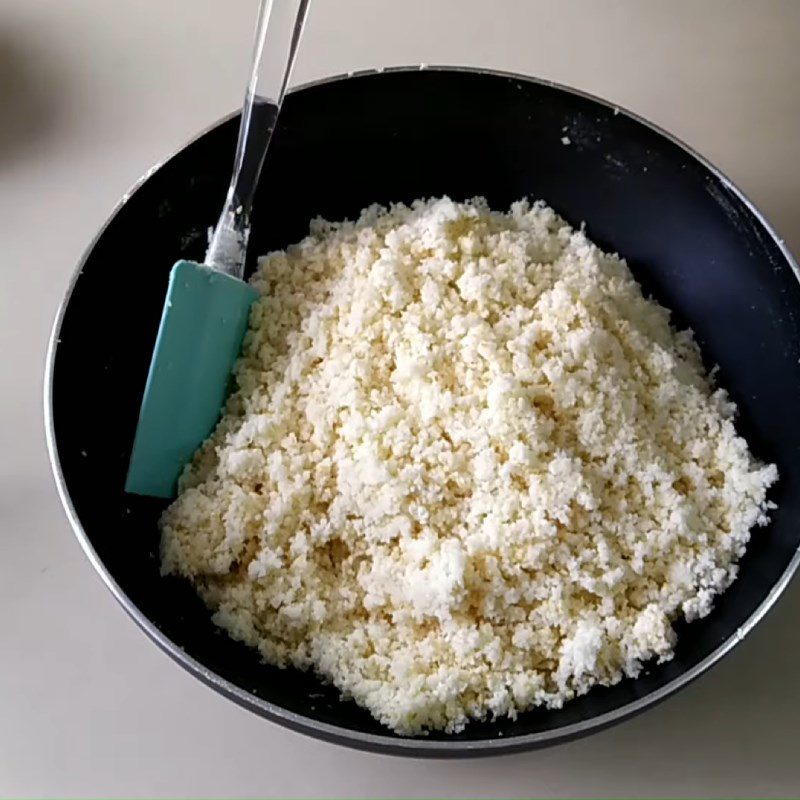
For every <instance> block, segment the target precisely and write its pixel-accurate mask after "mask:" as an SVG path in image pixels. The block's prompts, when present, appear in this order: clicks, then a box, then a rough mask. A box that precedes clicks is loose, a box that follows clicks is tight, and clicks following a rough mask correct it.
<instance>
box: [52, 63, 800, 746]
mask: <svg viewBox="0 0 800 800" xmlns="http://www.w3.org/2000/svg"><path fill="white" fill-rule="evenodd" d="M422 69H424V70H430V71H443V72H469V73H477V74H483V75H491V76H495V77H498V78H505V79H508V80H515V81H519V82H521V83H532V84H539V85H544V86H548V87H551V88H554V89H558V90H560V91H563V92H568V93H570V94H574V95H577V96H579V97H583V98H586V99H588V100H591V101H593V102H595V103H598V104H600V105H602V106H605V107H606V108H609V109H612V110H614V111H616V112H617V113H619V114H622V115H625V116H627V117H629V118H630V119H633V120H635V121H636V122H638V123H640V124H642V125H645V126H646V127H648V128H650V129H651V130H653V131H655V132H656V133H658V134H660V135H661V136H663V137H664V138H665V139H667V140H669V141H671V142H672V143H673V144H676V145H678V146H679V147H681V148H682V149H683V150H684V151H686V152H687V153H688V154H689V155H690V156H692V157H693V158H694V159H696V160H697V161H698V162H699V163H700V164H702V165H703V166H704V167H705V168H706V169H707V170H708V171H709V172H710V173H711V174H713V175H714V176H715V177H716V178H717V179H718V180H719V181H720V182H721V183H722V184H723V185H724V186H725V187H726V188H727V189H728V190H729V191H731V192H733V193H734V194H735V195H736V196H737V197H738V198H739V199H740V200H741V201H742V202H743V203H744V204H745V205H746V206H747V208H748V209H749V210H750V212H751V213H752V214H753V215H754V216H755V217H756V219H757V220H758V221H759V222H760V223H761V225H762V226H763V227H764V229H765V230H766V231H767V232H768V233H769V235H770V236H771V237H772V240H773V242H774V243H775V244H776V245H777V247H778V249H779V250H780V251H781V253H782V255H783V257H784V258H785V259H786V261H787V263H788V264H789V266H790V267H791V268H792V270H793V272H794V274H795V277H796V278H797V279H798V281H800V267H798V264H797V262H796V261H795V259H794V257H793V256H792V254H791V253H790V252H789V249H788V248H787V247H786V245H785V243H784V241H783V239H782V238H781V237H780V236H779V235H778V234H777V232H776V231H775V230H774V228H773V227H772V225H770V223H769V222H768V221H767V220H766V218H765V217H764V216H763V214H761V212H760V211H759V210H758V209H757V208H756V207H755V205H754V204H753V203H752V202H751V200H750V199H749V198H748V197H747V196H746V195H745V194H744V192H742V191H741V190H740V189H739V188H738V187H737V186H736V185H735V184H734V183H733V182H732V181H731V180H730V179H729V178H728V177H727V176H726V175H724V174H723V173H722V172H721V171H720V170H719V169H717V167H715V166H714V165H713V164H711V163H710V162H709V161H707V160H706V159H705V158H704V157H703V156H701V155H700V154H699V153H697V152H695V151H694V150H693V149H692V148H691V147H689V146H688V145H687V144H685V143H684V142H682V141H681V140H680V139H678V138H677V137H675V136H673V135H672V134H671V133H669V132H667V131H665V130H663V129H662V128H660V127H658V126H657V125H655V124H653V123H652V122H649V121H648V120H646V119H643V118H642V117H640V116H638V115H637V114H634V113H632V112H630V111H628V110H626V109H625V108H623V107H621V106H619V105H618V104H615V103H610V102H608V101H607V100H604V99H602V98H599V97H596V96H594V95H591V94H588V93H586V92H582V91H580V90H577V89H573V88H571V87H568V86H563V85H561V84H558V83H556V82H554V81H548V80H543V79H539V78H532V77H530V76H527V75H520V74H517V73H511V72H502V71H499V70H491V69H477V68H471V67H451V66H445V65H437V66H426V65H417V66H397V67H388V68H385V69H371V70H362V71H358V72H350V73H347V74H341V75H335V76H331V77H328V78H322V79H320V80H316V81H312V82H309V83H305V84H303V85H301V86H297V87H295V88H294V89H292V92H299V91H303V90H304V89H310V88H312V87H315V86H320V85H323V84H328V83H333V82H336V81H341V80H347V79H351V78H360V77H365V76H369V75H377V74H381V73H393V72H415V71H419V70H422ZM238 113H239V112H238V111H235V112H232V113H231V114H228V115H226V116H225V117H223V118H221V119H220V120H218V121H216V122H215V123H213V124H212V125H209V126H208V127H207V128H205V129H204V130H203V131H201V132H200V133H198V134H197V135H196V136H195V137H193V138H192V139H190V140H189V141H187V142H186V143H185V144H184V145H182V146H181V147H179V148H177V149H176V150H175V151H174V152H173V153H171V154H170V155H169V156H167V157H166V158H164V159H163V160H161V161H159V162H158V163H157V164H155V165H154V166H153V167H151V168H150V169H149V170H147V172H145V173H144V175H142V177H141V178H139V180H138V181H136V183H135V184H134V185H133V186H132V187H131V188H130V189H129V190H128V191H127V192H126V193H125V194H124V195H123V197H122V199H121V200H120V201H119V203H118V204H117V205H116V206H115V208H114V209H113V211H112V212H111V214H110V215H109V217H108V218H107V219H106V221H105V222H104V223H103V225H102V227H101V228H100V230H99V231H98V233H97V235H96V236H95V237H94V239H93V240H92V241H91V243H90V244H89V246H88V247H87V248H86V250H85V251H84V253H83V255H82V256H81V259H80V261H79V263H78V266H77V267H76V269H75V271H74V273H73V274H72V277H71V279H70V282H69V285H68V287H67V291H66V294H65V296H64V299H63V300H62V302H61V304H60V306H59V308H58V312H57V314H56V318H55V321H54V323H53V327H52V332H51V334H50V341H49V343H48V348H47V358H46V363H45V381H44V398H43V400H44V417H45V432H46V438H47V450H48V453H49V456H50V463H51V466H52V469H53V475H54V477H55V481H56V486H57V489H58V494H59V496H60V498H61V503H62V505H63V506H64V510H65V511H66V514H67V517H68V519H69V521H70V524H71V525H72V528H73V531H74V532H75V536H76V537H77V539H78V541H79V543H80V545H81V547H82V548H83V551H84V553H85V554H86V556H87V558H88V559H89V561H90V562H91V564H92V566H93V567H94V569H95V570H96V571H97V573H98V574H99V575H100V577H101V579H102V580H103V582H104V583H105V584H106V586H107V587H108V589H109V590H110V591H111V593H112V594H113V595H114V597H115V598H116V599H117V601H118V602H119V603H120V605H122V607H123V608H124V609H125V611H126V612H127V613H128V614H129V615H130V616H131V617H132V618H133V620H134V621H135V622H136V624H137V625H138V626H139V627H140V628H141V629H142V630H143V631H144V632H145V633H146V634H147V635H148V636H149V637H150V639H152V640H153V641H154V642H155V643H156V644H157V645H158V646H159V647H160V648H161V649H162V650H164V651H165V652H166V653H167V654H168V655H170V656H171V657H172V658H173V659H174V660H176V661H177V662H178V663H179V664H181V665H182V666H183V667H184V668H185V669H187V670H188V671H189V672H191V673H192V674H193V675H194V676H195V677H197V678H199V679H200V680H201V681H203V682H204V683H206V684H208V685H209V686H211V687H213V688H215V689H216V690H217V691H219V692H220V693H221V694H223V695H226V696H227V697H229V698H231V699H232V700H234V701H236V702H237V703H239V704H240V705H242V706H243V707H245V708H247V709H249V710H251V711H254V712H255V713H257V714H260V715H261V716H263V717H266V718H267V719H271V720H273V721H275V722H278V723H280V724H283V725H286V726H287V727H289V728H292V729H294V730H297V731H301V732H303V733H306V734H308V735H311V736H316V737H317V738H323V739H326V740H328V741H333V742H337V743H339V744H347V745H349V746H351V747H356V748H360V749H366V750H372V751H376V752H384V753H394V754H401V755H407V756H414V755H416V756H425V755H428V756H443V757H446V756H470V755H472V756H479V755H480V756H485V755H494V754H498V755H499V754H501V753H509V752H514V751H521V750H527V749H534V748H536V747H542V746H544V745H552V744H556V743H557V742H561V741H566V740H568V739H573V738H576V737H579V736H584V735H587V734H588V733H590V732H595V731H598V730H601V729H603V728H607V727H609V726H611V725H613V724H615V723H617V722H620V721H622V720H623V719H626V718H628V717H631V716H633V715H635V714H637V713H639V712H641V711H644V710H645V709H646V708H649V707H650V706H653V705H655V704H656V703H658V702H660V701H661V700H664V699H665V698H667V697H669V696H670V695H671V694H673V693H675V692H676V691H678V689H681V688H682V687H684V686H686V685H687V684H689V683H690V682H691V681H693V680H694V679H695V678H697V677H699V676H700V675H701V674H703V673H704V672H706V671H707V670H708V669H709V668H710V667H712V666H713V665H714V664H716V663H717V662H718V661H719V660H720V659H721V658H722V657H723V656H725V655H727V654H728V653H729V652H730V651H731V650H733V648H734V647H735V646H736V645H737V644H738V643H739V642H741V641H742V640H743V639H744V638H745V637H746V636H747V635H748V634H749V632H750V631H751V630H752V629H753V628H754V627H755V626H756V625H757V624H758V623H759V622H760V621H761V619H762V618H763V617H764V615H765V614H766V613H767V612H768V611H769V610H770V609H771V608H772V606H773V605H774V604H775V602H776V600H777V599H778V597H779V596H780V595H781V594H782V593H783V591H784V589H785V588H786V586H787V585H788V583H789V581H790V580H791V578H792V576H793V575H794V573H795V572H796V571H797V569H798V566H800V549H798V551H797V552H796V553H795V554H794V556H793V557H792V560H791V561H790V563H789V565H788V566H787V567H786V569H785V571H784V572H783V574H782V575H781V577H780V578H779V579H778V580H777V581H776V583H775V584H774V586H773V587H772V589H771V590H770V592H769V594H768V595H767V596H766V597H765V598H764V600H763V601H762V602H761V604H760V605H759V606H758V608H756V610H755V611H754V612H753V613H752V614H751V615H750V617H749V618H748V619H747V621H746V622H745V623H744V624H743V625H742V626H741V627H740V628H739V629H738V631H737V633H736V635H734V636H731V637H730V638H729V639H727V640H726V641H725V642H723V643H722V644H721V645H720V646H719V647H717V649H716V650H714V651H713V652H712V653H710V654H709V655H708V656H706V657H705V658H704V659H703V660H702V661H701V662H699V663H698V664H696V665H695V666H694V667H692V668H691V669H689V670H687V671H686V672H684V673H682V674H681V675H679V676H678V677H677V678H675V679H673V680H672V681H670V682H669V683H667V684H666V685H665V686H662V687H661V688H660V689H658V690H656V691H654V692H651V693H650V694H648V695H646V696H645V697H642V698H640V699H638V700H635V701H634V702H632V703H627V704H626V705H624V706H620V707H619V708H616V709H614V710H613V711H609V712H607V713H605V714H602V715H600V716H598V717H593V718H592V719H590V720H585V721H582V722H578V723H574V724H572V725H566V726H564V727H562V728H557V729H555V730H552V731H542V732H540V733H532V734H527V735H524V736H514V737H509V738H508V739H500V738H497V739H480V740H475V741H463V740H454V741H447V740H426V739H424V738H419V739H412V738H401V737H396V736H392V735H390V734H388V733H387V734H386V735H377V734H370V733H361V732H359V731H354V730H351V729H349V728H343V727H339V726H337V725H330V724H328V723H324V722H319V721H317V720H314V719H312V718H310V717H306V716H303V715H301V714H296V713H294V712H292V711H287V710H286V709H284V708H281V707H280V706H277V705H275V704H273V703H270V702H267V701H265V700H262V699H261V698H259V697H256V696H254V695H252V694H250V693H249V692H247V691H245V690H244V689H242V688H240V687H239V686H236V685H235V684H233V683H231V682H230V681H227V680H225V679H223V678H221V677H220V676H219V675H217V674H216V673H214V672H213V671H211V670H209V669H208V668H207V667H205V666H203V665H202V664H201V663H199V662H198V661H196V660H195V659H193V658H192V657H191V656H189V655H188V654H187V653H185V652H184V651H183V650H181V648H180V647H178V646H177V645H176V644H175V643H174V642H172V641H171V640H170V639H169V638H167V637H166V636H165V635H164V634H163V633H162V632H161V631H160V630H159V629H158V628H157V627H156V626H155V625H154V624H153V623H152V622H151V621H150V620H149V619H148V618H146V617H145V616H144V615H143V614H142V612H141V611H139V609H138V608H137V607H136V605H135V604H134V603H133V602H132V601H131V600H130V598H129V597H128V596H127V595H126V594H125V593H124V592H123V591H122V589H121V588H120V586H119V585H118V584H117V582H116V581H115V580H114V578H113V577H112V576H111V574H110V573H109V572H108V570H107V569H106V567H105V565H104V564H103V563H102V561H101V560H100V558H99V557H98V555H97V553H96V551H95V550H94V548H93V547H92V545H91V543H90V541H89V538H88V536H87V535H86V532H85V531H84V530H83V527H82V526H81V523H80V520H79V519H78V515H77V513H76V511H75V508H74V506H73V504H72V500H71V499H70V497H69V494H68V492H67V488H66V482H65V480H64V475H63V472H62V469H61V463H60V460H59V457H58V452H57V449H56V443H55V431H54V422H53V391H52V390H53V373H54V367H55V355H56V348H57V346H58V339H59V335H60V331H61V325H62V322H63V319H64V314H65V313H66V309H67V306H68V305H69V301H70V298H71V296H72V292H73V290H74V288H75V284H76V282H77V280H78V278H79V276H80V274H81V272H82V270H83V267H84V264H85V263H86V260H87V258H88V257H89V254H90V253H91V252H92V250H93V249H94V247H95V245H96V244H97V242H98V241H99V239H100V238H101V237H102V235H103V233H104V232H105V230H106V228H107V227H108V225H109V224H110V223H111V221H112V220H113V219H114V217H116V215H117V214H118V213H119V211H120V210H121V208H122V207H123V206H124V205H125V203H126V202H127V201H128V199H129V198H130V197H131V196H132V195H133V193H134V192H136V191H137V190H138V189H139V188H140V187H141V186H142V185H143V184H144V183H145V181H147V180H148V178H150V176H151V175H153V174H154V173H155V172H156V171H157V170H159V169H160V168H161V167H162V166H163V165H164V164H165V163H166V162H167V161H169V160H170V159H171V158H173V157H174V156H175V155H177V154H178V153H179V152H181V151H182V150H183V149H185V148H186V147H187V146H189V145H190V144H191V143H192V142H194V141H196V140H197V139H200V138H202V137H203V136H205V135H206V134H207V133H209V132H210V131H212V130H213V129H214V128H216V127H218V126H219V125H221V124H223V123H225V122H227V121H228V120H230V119H231V118H233V117H234V116H236V115H237V114H238Z"/></svg>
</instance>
